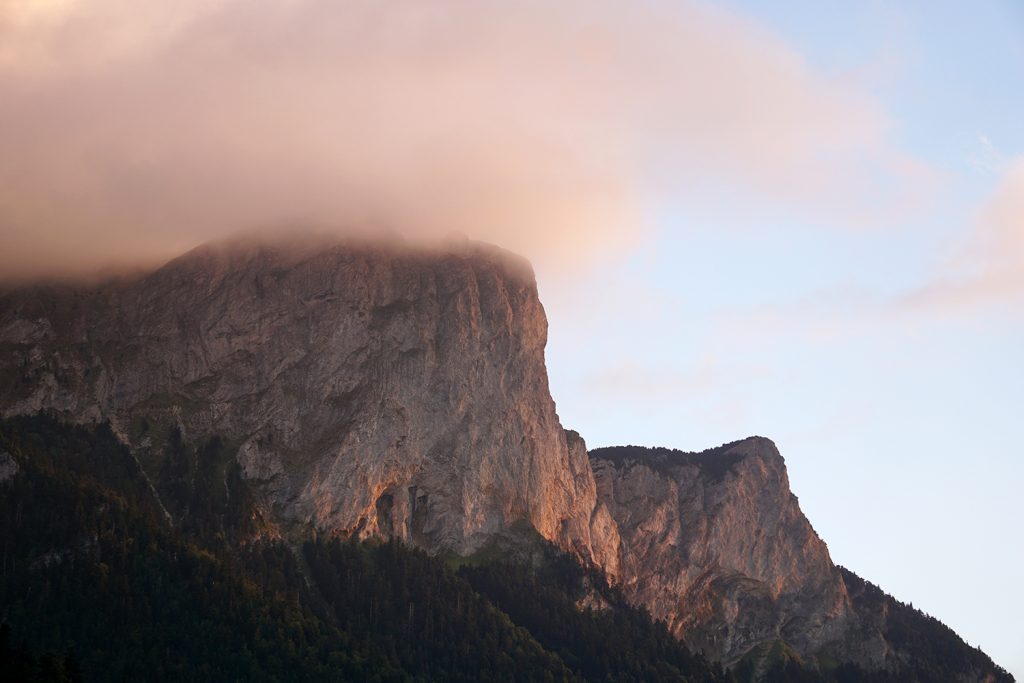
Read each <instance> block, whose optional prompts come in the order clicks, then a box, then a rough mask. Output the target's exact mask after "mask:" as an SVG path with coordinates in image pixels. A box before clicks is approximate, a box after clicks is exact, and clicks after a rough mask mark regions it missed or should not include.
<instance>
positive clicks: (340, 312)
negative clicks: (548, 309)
mask: <svg viewBox="0 0 1024 683" xmlns="http://www.w3.org/2000/svg"><path fill="white" fill-rule="evenodd" d="M546 339H547V321H546V319H545V316H544V310H543V308H542V306H541V304H540V302H539V300H538V298H537V292H536V286H535V283H534V279H533V274H532V271H531V269H530V267H529V265H528V264H527V263H526V262H525V261H523V260H521V259H518V258H516V257H513V256H511V255H510V254H507V253H504V252H501V251H500V250H498V249H496V248H491V247H485V246H481V245H471V244H464V245H461V246H457V247H452V248H451V249H448V250H447V251H443V252H425V251H422V250H413V249H410V248H403V247H401V246H400V245H391V246H389V247H387V248H383V247H375V246H371V245H366V244H348V245H345V244H339V243H335V242H327V243H324V242H316V241H314V242H311V243H309V244H302V245H299V244H293V243H289V244H287V245H285V244H280V243H278V244H274V243H270V244H268V243H259V244H255V245H252V244H244V243H231V244H226V245H212V246H206V247H201V248H199V249H197V250H195V251H193V252H190V253H189V254H186V255H185V256H183V257H181V258H179V259H177V260H175V261H172V262H171V263H169V264H168V265H166V266H165V267H163V268H161V269H160V270H158V271H156V272H155V273H152V274H151V275H148V276H146V277H142V278H140V279H136V280H133V281H127V282H119V283H109V284H106V285H103V286H100V287H95V288H88V287H75V286H59V285H52V286H41V287H36V288H32V289H30V290H20V291H11V292H7V293H5V294H3V295H2V296H0V358H2V360H0V408H2V411H3V414H4V415H13V414H24V413H34V412H36V411H39V410H42V409H45V410H53V411H56V412H57V414H58V415H60V416H61V417H63V418H65V419H68V420H71V421H76V422H87V421H98V420H110V422H111V423H112V425H113V426H114V428H115V431H116V432H117V433H118V434H119V435H121V436H122V437H123V438H124V439H125V440H126V441H127V442H128V443H129V444H130V445H131V446H132V447H133V450H134V451H135V452H136V453H137V455H138V457H139V458H140V460H141V462H142V464H143V466H144V469H145V470H146V471H147V473H148V474H149V476H150V477H151V478H152V479H158V478H159V476H158V475H159V474H160V472H161V471H163V470H164V469H165V468H166V460H167V451H168V439H169V434H171V431H172V428H175V427H176V428H178V429H179V430H180V431H181V432H182V433H183V434H184V435H186V437H187V438H189V439H191V440H193V441H195V442H197V443H198V442H199V441H200V440H201V439H202V437H203V436H208V435H213V434H216V435H218V436H220V437H222V438H223V439H224V441H225V444H226V448H227V449H228V450H229V451H230V452H232V453H235V454H237V455H236V457H237V461H238V462H239V463H240V465H241V468H242V473H243V475H244V477H245V478H247V479H248V480H250V481H254V482H258V484H259V486H258V487H257V488H258V490H259V492H260V497H261V501H262V503H263V506H264V508H265V510H266V512H267V517H268V518H269V519H272V520H274V521H276V522H277V523H279V524H281V525H283V526H284V528H285V530H287V528H288V527H289V526H291V525H295V524H304V523H311V524H313V525H314V526H315V527H317V528H319V529H321V530H327V531H331V532H338V533H343V534H349V533H356V534H359V535H362V536H369V535H382V536H395V537H398V538H400V539H403V540H405V541H408V542H410V543H413V544H415V545H418V546H421V547H424V548H427V549H430V550H435V551H437V550H453V551H457V552H461V553H465V552H470V551H472V550H474V549H475V548H476V547H478V546H479V545H480V544H481V543H482V542H483V541H484V540H485V539H486V538H487V537H489V536H490V535H492V534H494V533H498V532H501V531H502V530H503V529H505V528H507V527H508V526H509V525H511V524H512V523H514V522H516V521H519V520H527V521H529V522H530V523H531V524H532V525H533V526H534V527H536V528H537V529H538V530H539V531H540V532H541V533H542V535H543V536H544V537H545V538H548V539H551V540H553V541H555V542H557V543H559V544H560V545H562V546H563V547H573V548H574V549H576V550H577V551H578V552H579V553H580V554H581V555H582V556H585V557H586V556H589V555H590V543H589V519H590V512H591V510H592V509H593V506H594V495H595V494H594V483H593V479H592V476H591V473H590V467H589V464H588V462H587V458H586V452H585V449H584V448H582V446H580V447H577V448H570V447H569V444H568V442H567V438H566V435H565V433H564V432H563V430H562V428H561V425H560V424H559V422H558V417H557V415H556V414H555V408H554V403H553V401H552V400H551V397H550V394H549V393H548V387H547V375H546V371H545V367H544V345H545V342H546Z"/></svg>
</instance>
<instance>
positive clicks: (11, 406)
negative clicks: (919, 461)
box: [0, 242, 992, 681]
mask: <svg viewBox="0 0 1024 683" xmlns="http://www.w3.org/2000/svg"><path fill="white" fill-rule="evenodd" d="M546 338H547V321H546V319H545V316H544V311H543V308H542V306H541V304H540V301H539V300H538V297H537V290H536V286H535V283H534V279H533V274H532V271H531V269H530V267H529V265H528V264H527V263H526V262H524V261H522V260H521V259H518V258H516V257H513V256H511V255H509V254H507V253H505V252H502V251H500V250H498V249H495V248H491V247H485V246H481V245H472V244H463V245H461V246H454V247H451V248H448V249H445V250H438V251H424V250H416V249H411V248H408V247H402V246H400V245H391V246H389V247H387V248H383V247H380V246H371V245H366V244H339V243H337V242H326V243H325V242H310V243H307V244H302V245H299V244H293V243H290V244H287V245H284V244H273V243H269V244H268V243H261V244H248V245H247V244H240V243H238V244H227V245H220V246H216V245H215V246H207V247H202V248H199V249H197V250H194V251H193V252H190V253H189V254H186V255H185V256H183V257H181V258H179V259H177V260H175V261H172V262H170V263H169V264H167V265H166V266H164V267H163V268H161V269H159V270H157V271H156V272H153V273H151V274H149V275H146V276H143V277H137V278H134V279H128V280H122V281H115V282H109V283H106V284H103V285H98V286H79V285H49V286H35V287H31V288H22V289H17V290H8V291H6V292H2V293H0V411H2V413H3V414H4V415H14V414H25V413H35V412H37V411H40V410H47V411H53V412H55V413H57V414H58V415H59V416H60V417H62V418H63V419H65V420H70V421H73V422H95V421H102V420H109V421H110V423H111V425H112V427H113V428H114V430H115V432H116V433H117V434H118V435H119V436H120V438H122V439H123V440H124V441H125V442H127V443H128V444H129V446H130V447H131V450H132V453H133V454H134V455H135V457H136V458H137V459H138V460H139V462H140V464H141V465H142V466H143V469H144V470H145V471H147V472H148V473H149V476H150V477H151V478H153V479H154V480H158V479H159V478H160V477H161V473H163V472H166V465H167V462H168V459H169V458H170V457H171V456H169V455H168V453H171V452H173V451H174V448H173V447H172V446H173V443H175V442H178V443H180V441H181V439H180V435H182V434H183V435H184V437H185V439H187V440H189V441H190V442H191V443H193V444H198V443H200V442H201V441H202V440H203V439H207V438H210V437H214V436H217V437H220V439H222V440H223V444H222V442H221V441H218V442H217V443H218V446H217V448H215V449H212V450H209V452H218V453H221V452H227V453H228V454H229V457H230V458H231V459H232V460H233V461H234V462H235V463H237V466H236V468H235V470H233V471H234V472H235V475H232V476H237V473H238V472H239V471H240V473H241V476H242V477H244V478H245V479H246V480H248V482H249V483H250V484H251V487H252V488H253V489H254V491H255V492H256V500H257V504H258V506H259V507H260V509H259V510H258V511H256V513H257V514H254V519H255V518H256V517H258V518H259V519H260V520H261V523H262V520H269V523H270V524H271V527H272V528H271V529H270V531H271V532H276V533H282V534H286V535H287V534H288V533H289V532H291V531H299V532H303V531H304V530H307V529H308V528H309V527H310V526H312V527H313V528H315V529H317V530H318V531H325V532H329V533H338V534H343V535H349V534H355V535H358V536H362V537H366V536H386V537H398V538H401V539H403V540H404V541H406V542H408V543H411V544H414V545H417V546H420V547H423V548H426V549H428V550H430V551H433V552H448V551H451V552H456V553H461V554H468V553H471V552H473V551H475V550H477V549H479V548H481V547H482V546H483V545H484V544H485V543H487V542H488V541H489V540H490V539H492V538H494V537H495V536H502V535H505V534H512V535H514V534H515V533H516V532H515V529H518V528H520V526H519V525H521V524H522V523H523V522H526V523H529V524H530V525H531V526H533V527H534V528H535V529H536V530H537V531H539V532H540V534H541V535H542V536H544V537H545V538H547V539H549V540H551V541H553V542H554V543H556V544H557V545H559V546H560V547H562V548H564V549H567V550H569V551H571V552H573V553H575V554H576V555H577V557H579V558H581V559H582V560H583V561H584V562H588V563H593V564H595V565H596V566H598V567H600V568H602V569H603V570H604V571H605V572H606V574H607V575H608V577H609V578H610V579H611V580H612V582H614V583H616V584H618V585H619V586H621V587H622V589H623V591H624V592H625V594H626V596H627V597H628V598H629V599H630V600H631V601H633V602H634V603H636V604H639V605H642V606H644V607H646V608H647V609H648V610H650V611H651V612H652V614H653V615H654V616H655V617H657V618H659V619H662V620H664V621H666V622H667V623H668V625H669V626H670V628H671V630H672V631H673V632H674V633H675V634H676V635H678V636H680V637H683V638H685V639H686V640H687V641H688V642H689V643H690V644H691V645H692V646H694V647H696V648H697V649H702V650H704V651H705V652H706V653H707V654H708V655H709V656H711V657H713V658H715V659H721V660H723V661H725V662H726V663H729V664H736V663H738V662H741V660H742V662H743V663H748V664H749V663H750V662H751V656H750V655H751V653H754V655H755V656H754V660H755V661H754V664H753V667H754V673H755V674H757V671H758V669H757V667H759V666H762V664H763V659H764V658H763V657H761V659H760V660H758V656H757V653H758V652H759V651H763V650H764V649H765V648H766V647H770V646H774V645H777V644H779V643H785V645H786V647H788V648H792V649H794V650H795V651H796V652H797V653H799V654H800V655H803V656H805V657H808V658H809V661H812V662H813V661H814V660H815V658H818V661H822V662H825V661H832V662H835V661H851V662H857V663H859V664H862V665H867V666H868V667H872V668H887V669H890V670H894V671H895V670H899V667H901V666H904V665H906V664H907V663H908V662H914V661H920V660H922V658H923V659H927V658H928V657H944V656H945V655H942V654H941V653H940V654H928V653H927V652H926V653H924V654H922V652H923V651H921V650H920V648H918V649H917V650H914V649H913V648H912V647H910V646H908V645H907V643H908V642H910V643H913V642H914V637H912V636H907V633H911V632H913V631H914V629H917V628H919V627H920V626H921V624H925V623H926V622H924V621H921V619H922V618H923V617H921V618H919V617H918V616H916V613H911V612H913V611H912V610H911V611H910V612H907V611H906V610H905V609H904V610H902V611H901V608H900V607H899V606H898V604H897V603H895V602H894V601H893V600H892V599H891V598H888V596H884V594H881V593H880V592H879V591H878V590H877V589H874V588H873V587H866V586H865V585H864V584H863V582H860V581H859V579H856V577H855V576H853V575H852V574H850V575H848V576H847V575H844V574H843V572H842V571H841V570H840V569H839V568H837V567H835V566H834V565H833V564H832V561H831V559H830V558H829V554H828V550H827V548H826V547H825V544H824V543H823V542H822V541H821V539H820V538H818V536H817V535H816V534H815V532H814V530H813V529H812V528H811V526H810V524H809V523H808V521H807V520H806V518H805V517H804V516H803V514H802V512H801V511H800V508H799V505H798V503H797V500H796V498H795V497H794V496H793V495H792V493H791V492H790V490H789V482H788V479H787V475H786V469H785V464H784V462H783V460H782V457H781V456H780V455H779V453H778V451H777V450H776V448H775V446H774V444H772V443H771V442H770V441H768V440H767V439H762V438H752V439H747V440H745V441H741V442H737V443H734V444H730V445H728V446H724V447H721V448H718V449H713V450H712V451H708V452H705V453H703V454H690V453H682V452H679V451H669V450H667V449H641V448H634V447H624V448H613V449H600V450H597V451H593V452H591V453H590V455H589V458H588V454H587V449H586V446H585V444H584V442H583V439H582V438H581V437H580V436H579V435H578V434H576V433H575V432H566V431H564V430H563V429H562V426H561V425H560V424H559V421H558V416H557V415H556V413H555V406H554V403H553V401H552V399H551V396H550V394H549V391H548V384H547V374H546V370H545V365H544V346H545V343H546ZM202 452H207V451H202ZM4 457H5V456H4V454H2V453H0V480H2V479H3V478H5V477H10V476H12V475H13V471H12V469H11V463H10V462H7V460H9V458H8V459H7V460H5V459H4ZM15 467H16V465H15ZM179 469H180V468H179ZM211 471H214V472H220V471H221V470H218V469H217V468H212V469H211ZM186 474H187V473H186ZM176 476H178V478H179V480H180V478H181V476H182V472H181V471H178V472H177V474H176ZM223 476H224V482H223V489H224V491H225V494H226V495H230V488H231V487H229V482H228V475H227V474H226V473H223ZM232 481H234V480H232ZM157 484H159V481H157ZM158 488H159V486H157V487H155V489H154V490H156V489H158ZM168 514H169V515H170V516H173V515H172V513H168ZM256 528H260V529H264V530H266V527H264V526H259V525H258V526H257V527H256ZM928 623H930V622H928ZM936 623H937V622H936ZM940 626H941V625H940ZM943 628H944V627H943ZM946 631H948V629H946ZM936 632H937V631H936ZM929 642H942V643H945V645H943V648H942V651H943V652H946V651H954V650H955V651H957V652H960V653H961V654H962V653H963V652H966V651H967V650H969V648H967V646H966V645H964V644H963V643H962V641H960V640H959V639H958V638H956V637H955V634H952V632H949V633H948V634H946V633H945V632H942V633H940V634H939V636H935V637H934V638H931V640H930V641H929ZM908 647H910V649H908ZM914 647H917V646H916V645H915V646H914ZM971 653H976V654H971ZM958 656H959V655H958ZM962 659H963V661H969V662H970V664H969V667H973V668H965V669H962V670H963V672H964V673H963V675H959V674H958V675H957V676H956V679H957V680H964V681H967V680H985V676H987V675H989V673H987V672H990V671H991V670H992V669H991V661H989V660H987V658H985V657H984V655H982V654H981V653H980V652H976V651H973V650H971V651H970V652H968V654H966V655H963V657H962ZM758 661H761V663H760V664H759V663H758ZM965 666H967V665H965ZM986 667H988V668H986ZM762 668H763V667H762ZM944 671H945V670H944Z"/></svg>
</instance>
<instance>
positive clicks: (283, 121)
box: [0, 0, 1024, 679]
mask: <svg viewBox="0 0 1024 683" xmlns="http://www.w3.org/2000/svg"><path fill="white" fill-rule="evenodd" d="M0 103H2V106H0V151H2V153H0V279H4V280H24V279H29V278H35V277H40V276H53V275H69V274H70V275H83V274H88V273H93V272H95V271H96V270H97V269H109V268H119V267H128V266H134V265H137V264H144V265H145V264H157V263H159V262H160V261H161V260H163V259H166V258H168V257H170V256H173V255H176V254H177V253H180V252H181V251H183V250H185V249H187V248H190V247H192V246H195V245H196V244H198V243H201V242H203V241H206V240H208V239H212V238H217V237H219V236H222V235H226V234H230V233H234V232H237V231H238V230H241V229H248V228H268V227H274V226H288V227H287V229H293V228H294V226H311V225H315V226H316V227H317V228H323V227H324V226H327V227H329V228H338V229H354V228H356V227H358V228H359V229H367V228H369V229H371V230H375V229H380V230H388V231H392V230H397V231H400V232H403V233H406V234H410V235H413V236H434V235H442V234H447V233H449V232H458V233H462V234H466V235H469V236H470V237H473V238H477V239H483V240H487V241H492V242H496V243H498V244H501V245H503V246H506V247H508V248H510V249H513V250H515V251H518V252H520V253H522V254H524V255H526V256H527V257H529V258H530V259H531V261H532V262H533V263H534V266H535V269H536V272H537V278H538V285H539V288H540V291H541V296H542V299H543V301H544V303H545V306H546V309H547V313H548V318H549V322H550V338H549V345H548V350H547V362H548V369H549V373H550V377H551V388H552V393H553V395H554V398H555V400H556V402H557V405H558V410H559V414H560V417H561V419H562V421H563V423H564V424H565V425H566V426H567V427H570V428H573V429H577V430H578V431H580V432H581V433H582V434H583V436H584V437H585V438H586V440H587V442H588V444H590V445H591V446H603V445H612V444H623V443H633V444H645V445H663V446H670V447H675V448H682V449H686V450H701V449H703V448H707V447H710V446H714V445H717V444H720V443H723V442H726V441H731V440H734V439H737V438H741V437H744V436H747V435H751V434H760V435H763V436H768V437H771V438H772V439H774V440H775V442H776V444H777V445H778V446H779V448H780V450H781V451H782V453H783V455H784V456H785V457H786V460H787V464H788V467H789V474H790V480H791V483H792V487H793V490H794V492H795V493H796V494H797V496H798V497H799V498H800V502H801V505H802V507H803V509H804V511H805V513H806V514H807V515H808V517H809V519H810V520H811V522H812V524H813V525H814V526H815V529H816V530H817V531H818V533H819V534H820V535H821V536H822V537H823V538H824V539H825V541H826V542H827V543H828V544H829V548H830V551H831V553H832V555H833V559H834V560H835V561H836V562H838V563H840V564H843V565H845V566H847V567H849V568H850V569H852V570H854V571H856V572H857V573H858V574H860V575H861V576H863V577H865V578H867V579H869V580H871V581H873V582H875V583H877V584H879V585H881V586H882V587H883V588H884V589H885V590H887V591H888V592H890V593H892V594H894V595H896V596H897V597H898V598H900V599H901V600H903V601H905V602H912V603H913V604H914V605H915V606H917V607H919V608H921V609H922V610H924V611H926V612H928V613H929V614H932V615H934V616H936V617H938V618H939V619H941V620H942V621H944V622H945V623H947V624H949V625H950V626H951V627H953V628H954V629H955V630H956V631H957V632H958V633H960V634H961V635H962V636H963V637H964V638H965V639H966V640H967V641H968V642H970V643H971V644H973V645H979V646H981V647H982V648H983V649H984V650H985V651H986V652H988V653H989V654H990V655H991V656H992V657H993V658H994V659H995V661H996V662H997V663H999V664H1001V665H1002V666H1004V667H1006V668H1008V669H1010V670H1011V672H1013V673H1014V674H1015V675H1016V676H1017V677H1018V678H1019V679H1021V678H1024V632H1022V631H1021V629H1020V628H1019V627H1018V626H1017V624H1018V623H1019V615H1020V614H1022V613H1024V595H1022V594H1021V593H1020V591H1019V590H1018V586H1019V583H1020V579H1021V578H1024V542H1022V536H1021V533H1020V530H1019V527H1020V524H1021V521H1022V520H1024V503H1022V502H1021V501H1022V497H1021V495H1020V493H1021V486H1022V485H1024V464H1022V461H1021V458H1020V457H1018V456H1017V451H1018V450H1019V445H1017V441H1016V439H1015V437H1016V436H1017V433H1016V430H1015V428H1016V427H1018V426H1019V425H1020V424H1021V419H1020V416H1021V415H1022V414H1024V393H1022V392H1021V389H1020V387H1021V386H1022V385H1024V362H1022V360H1021V353H1020V351H1019V349H1021V348H1024V315H1022V310H1024V309H1022V304H1024V126H1022V125H1021V124H1020V121H1021V120H1024V6H1022V5H1020V4H1019V3H1017V2H1011V1H1009V0H1007V1H1005V2H996V1H988V2H984V1H983V2H977V3H962V2H942V1H936V2H923V1H922V2H911V1H906V2H898V3H891V2H889V3H881V2H841V1H835V2H830V3H806V2H796V1H795V0H793V1H774V2H768V1H767V0H756V1H755V0H749V1H740V0H734V1H725V2H709V1H708V2H702V1H697V0H675V1H673V2H667V1H659V0H636V1H634V2H629V3H625V2H613V1H611V0H589V1H584V0H565V1H564V2H559V3H550V2H540V1H539V0H519V1H518V2H502V3H497V2H494V3H489V2H479V1H478V0H473V1H470V0H439V1H438V2H434V3H429V4H428V3H419V2H413V1H412V0H394V1H393V2H388V3H380V2H375V1H371V0H351V1H350V2H346V3H337V2H329V1H327V0H280V1H278V2H271V1H270V0H202V1H200V0H178V1H176V2H159V1H157V0H89V1H88V2H85V1H84V0H83V1H76V0H0Z"/></svg>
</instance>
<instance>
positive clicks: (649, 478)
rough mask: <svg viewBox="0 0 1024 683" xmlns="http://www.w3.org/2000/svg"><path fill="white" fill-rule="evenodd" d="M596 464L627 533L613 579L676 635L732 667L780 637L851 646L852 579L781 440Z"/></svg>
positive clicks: (597, 458) (811, 644)
mask: <svg viewBox="0 0 1024 683" xmlns="http://www.w3.org/2000/svg"><path fill="white" fill-rule="evenodd" d="M591 463H592V465H593V468H594V475H595V479H596V480H597V487H598V506H599V508H601V509H606V510H607V511H608V513H609V515H610V517H611V519H612V520H614V526H615V528H616V530H617V537H616V538H614V539H611V541H612V543H615V544H617V546H618V553H617V557H616V559H615V560H614V561H612V563H611V565H613V566H614V568H615V574H616V576H617V577H618V579H619V580H620V582H621V585H622V588H623V589H624V591H625V592H626V594H627V596H628V597H629V598H630V599H631V600H632V601H633V602H635V603H638V604H642V605H644V606H646V607H647V608H648V609H649V610H651V612H652V614H654V616H656V617H657V618H659V619H662V620H664V621H665V622H666V623H668V625H669V627H670V628H671V629H672V631H673V632H674V633H676V634H677V635H679V636H680V637H684V638H685V639H686V640H687V641H688V642H689V643H691V644H692V645H693V646H694V647H696V648H698V649H702V650H704V651H705V652H707V653H708V654H709V655H713V656H715V657H716V658H720V659H722V660H723V661H725V662H727V663H734V662H735V661H737V660H738V659H739V658H740V657H742V656H743V655H744V654H745V653H747V652H748V651H749V650H750V649H751V648H752V647H753V646H755V645H758V644H762V643H771V642H773V641H775V640H784V641H785V642H787V643H788V644H790V645H791V646H793V647H794V648H795V649H796V650H798V651H799V652H802V653H813V652H817V651H819V650H821V649H823V648H825V647H826V646H828V645H830V644H833V643H836V642H837V641H841V640H842V638H843V636H844V634H845V632H846V630H847V629H848V627H849V626H850V624H851V623H852V621H853V615H852V607H851V603H850V599H849V596H848V595H847V592H846V587H845V584H844V583H843V579H842V576H841V575H840V572H839V570H838V569H837V568H836V567H835V566H834V565H833V564H832V561H831V559H830V558H829V554H828V549H827V548H826V546H825V544H824V543H823V542H822V540H821V539H820V538H818V536H817V534H816V533H815V532H814V529H812V528H811V525H810V524H809V523H808V521H807V519H806V518H805V517H804V515H803V513H802V512H801V511H800V507H799V505H798V503H797V500H796V498H795V497H794V496H793V494H792V493H791V492H790V490H789V481H788V478H787V475H786V468H785V463H784V462H783V459H782V456H781V455H779V452H778V450H776V448H775V445H774V444H773V443H772V442H771V441H769V440H768V439H763V438H756V437H755V438H751V439H747V440H745V441H740V442H738V443H735V444H731V445H728V446H725V447H722V448H719V449H714V450H713V451H710V452H706V453H703V454H691V453H682V452H679V451H670V450H667V449H643V448H634V447H623V448H609V449H599V450H595V451H592V452H591ZM606 538H607V537H605V536H601V535H597V534H595V545H599V546H602V547H605V545H606V543H605V540H606ZM865 654H866V655H867V656H865V657H863V658H861V659H870V658H871V657H870V653H865ZM876 663H877V662H876Z"/></svg>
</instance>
